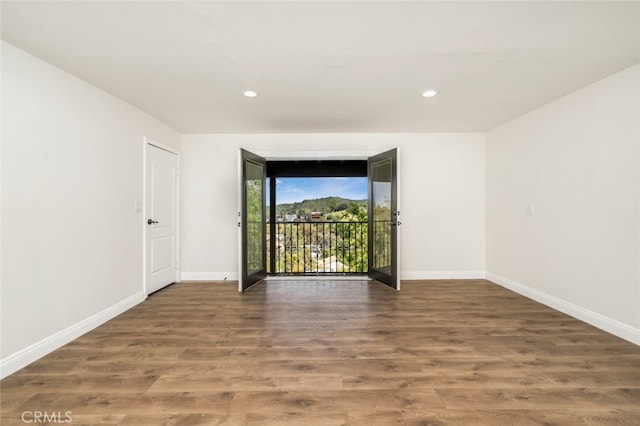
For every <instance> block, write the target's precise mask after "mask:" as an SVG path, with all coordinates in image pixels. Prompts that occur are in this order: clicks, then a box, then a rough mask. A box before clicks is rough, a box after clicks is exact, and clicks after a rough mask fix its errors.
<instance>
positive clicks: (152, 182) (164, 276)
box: [145, 144, 178, 294]
mask: <svg viewBox="0 0 640 426" xmlns="http://www.w3.org/2000/svg"><path fill="white" fill-rule="evenodd" d="M145 149H146V180H145V182H146V183H145V186H146V200H145V213H146V217H145V226H146V230H147V232H146V237H145V238H146V251H145V263H146V265H145V268H146V293H147V294H150V293H153V292H154V291H157V290H159V289H161V288H163V287H165V286H167V285H169V284H172V283H174V282H176V277H177V273H178V256H177V233H178V224H177V222H178V220H177V219H178V208H177V206H178V155H177V154H175V153H173V152H169V151H167V150H165V149H162V148H159V147H156V146H154V145H151V144H147V145H146V148H145Z"/></svg>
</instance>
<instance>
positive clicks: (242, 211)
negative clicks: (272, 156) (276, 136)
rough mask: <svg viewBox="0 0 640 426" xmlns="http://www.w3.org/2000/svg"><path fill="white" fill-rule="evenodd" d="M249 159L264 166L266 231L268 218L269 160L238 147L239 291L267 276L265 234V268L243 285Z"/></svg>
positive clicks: (263, 258) (263, 209) (264, 243)
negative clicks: (267, 183) (266, 197)
mask: <svg viewBox="0 0 640 426" xmlns="http://www.w3.org/2000/svg"><path fill="white" fill-rule="evenodd" d="M247 161H252V162H255V163H259V164H260V165H261V166H262V168H263V169H262V184H263V186H262V225H263V231H264V225H265V218H266V203H265V201H266V199H265V196H266V192H267V188H266V173H267V170H266V166H267V164H266V162H267V160H266V159H265V158H264V157H263V156H261V155H259V154H257V153H255V152H253V151H249V150H247V149H245V148H239V149H238V292H240V293H244V292H246V291H247V290H249V289H250V288H251V287H253V286H254V285H256V284H259V283H261V282H262V281H264V279H265V278H266V277H267V265H266V234H265V235H264V238H263V241H262V261H263V264H262V266H263V270H262V272H260V273H254V274H252V278H253V279H255V276H256V275H259V278H258V279H257V280H256V281H254V282H252V283H251V284H249V285H248V286H247V287H243V282H245V281H248V279H249V277H248V276H245V272H246V271H245V267H246V266H247V262H246V260H247V258H246V257H245V254H246V250H248V248H247V247H245V235H246V232H248V231H247V223H246V219H247V212H246V205H245V201H246V200H245V196H246V192H245V190H246V188H245V183H246V180H245V177H246V176H245V172H246V170H245V163H246V162H247Z"/></svg>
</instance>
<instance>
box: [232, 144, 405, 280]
mask: <svg viewBox="0 0 640 426" xmlns="http://www.w3.org/2000/svg"><path fill="white" fill-rule="evenodd" d="M244 149H250V150H251V152H253V153H255V154H257V155H259V156H261V157H264V159H265V160H267V161H286V160H317V159H323V160H368V159H369V158H370V157H373V156H375V155H377V154H380V153H382V152H386V151H389V150H391V149H395V150H396V153H397V156H396V168H397V170H398V173H397V174H396V182H397V194H396V197H397V203H398V209H400V203H401V200H402V198H401V195H400V193H401V188H402V186H401V179H400V171H401V170H402V167H401V165H400V158H401V155H400V147H398V146H397V145H389V147H386V148H377V149H374V150H356V151H347V150H345V151H291V150H282V151H280V150H278V151H265V150H259V149H254V150H252V147H250V146H249V147H246V146H245V147H244ZM241 162H242V160H241V159H239V160H238V177H237V179H236V180H237V181H238V182H240V181H241V180H242V175H241V173H242V168H241V166H242V164H241ZM240 191H241V188H240V186H239V187H238V194H240ZM238 211H240V203H239V205H238ZM238 220H240V218H238ZM401 234H402V231H401V229H398V230H397V235H396V239H397V251H396V256H397V258H398V259H397V260H398V281H399V282H400V281H401V279H402V277H401V270H400V260H401V259H402V254H401V252H400V251H401V250H400V248H401V246H402V244H401ZM241 256H242V240H241V239H240V236H239V238H238V259H239V261H240V259H242V257H241ZM240 276H241V275H239V278H238V279H240ZM339 278H340V277H313V276H309V277H305V280H307V279H309V280H323V279H326V280H334V279H339ZM271 279H273V280H283V279H299V277H293V278H288V277H270V276H268V275H267V277H266V278H265V281H269V280H271ZM346 279H353V278H349V277H347V278H346ZM362 279H366V280H371V278H370V277H368V276H363V277H362ZM399 289H400V286H398V290H399Z"/></svg>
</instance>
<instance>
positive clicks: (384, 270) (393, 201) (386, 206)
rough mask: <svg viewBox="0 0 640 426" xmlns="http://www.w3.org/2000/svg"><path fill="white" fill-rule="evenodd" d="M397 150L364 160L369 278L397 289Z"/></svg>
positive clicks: (398, 214) (398, 222) (398, 288)
mask: <svg viewBox="0 0 640 426" xmlns="http://www.w3.org/2000/svg"><path fill="white" fill-rule="evenodd" d="M397 157H398V155H397V149H392V150H390V151H386V152H383V153H381V154H378V155H374V156H373V157H370V158H369V159H368V160H367V176H368V192H369V197H368V198H369V201H368V209H369V213H368V216H369V224H368V227H369V230H368V235H369V244H368V263H369V277H371V278H373V279H374V280H376V281H380V282H381V283H384V284H386V285H388V286H389V287H391V288H393V289H396V290H400V279H399V276H398V226H399V225H400V221H399V216H400V212H399V211H398V160H397Z"/></svg>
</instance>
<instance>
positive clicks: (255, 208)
mask: <svg viewBox="0 0 640 426" xmlns="http://www.w3.org/2000/svg"><path fill="white" fill-rule="evenodd" d="M240 169H241V179H240V186H241V189H240V192H241V196H240V199H241V200H240V212H239V213H238V214H239V216H240V221H239V222H238V225H239V226H240V279H239V280H238V291H240V292H244V291H246V290H247V289H248V288H249V287H251V286H253V285H254V284H257V283H259V282H260V281H262V280H263V279H264V278H265V277H266V276H267V267H266V265H267V264H266V259H267V244H266V190H267V189H266V176H267V173H266V169H267V162H266V160H265V159H264V158H262V157H260V156H259V155H257V154H254V153H252V152H249V151H246V150H244V149H240Z"/></svg>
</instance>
